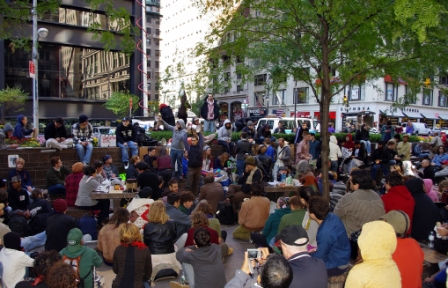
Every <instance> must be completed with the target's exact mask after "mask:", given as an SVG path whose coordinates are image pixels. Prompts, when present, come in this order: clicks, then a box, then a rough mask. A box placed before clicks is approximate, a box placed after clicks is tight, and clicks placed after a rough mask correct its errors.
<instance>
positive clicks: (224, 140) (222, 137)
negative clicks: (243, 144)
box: [218, 119, 235, 155]
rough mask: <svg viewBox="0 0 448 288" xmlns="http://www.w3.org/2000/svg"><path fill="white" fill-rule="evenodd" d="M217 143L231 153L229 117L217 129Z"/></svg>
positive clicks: (232, 144) (230, 124)
mask: <svg viewBox="0 0 448 288" xmlns="http://www.w3.org/2000/svg"><path fill="white" fill-rule="evenodd" d="M218 144H219V145H221V146H223V147H224V150H225V151H226V152H227V153H229V154H230V155H232V151H233V146H234V145H235V143H233V142H232V122H230V120H229V119H226V120H225V121H224V125H222V127H221V128H219V130H218Z"/></svg>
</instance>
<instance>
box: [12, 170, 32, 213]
mask: <svg viewBox="0 0 448 288" xmlns="http://www.w3.org/2000/svg"><path fill="white" fill-rule="evenodd" d="M8 205H9V207H11V210H12V211H15V210H20V211H22V212H24V213H25V212H26V211H27V210H28V206H29V205H30V197H29V195H28V192H27V191H26V190H25V189H23V187H22V181H21V179H20V177H19V176H14V177H12V178H11V186H10V187H9V188H8ZM28 213H29V211H28ZM24 216H25V215H24ZM28 216H29V215H28Z"/></svg>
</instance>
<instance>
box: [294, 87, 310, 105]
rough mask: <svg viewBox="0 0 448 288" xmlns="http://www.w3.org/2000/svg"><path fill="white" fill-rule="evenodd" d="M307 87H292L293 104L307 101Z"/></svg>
mask: <svg viewBox="0 0 448 288" xmlns="http://www.w3.org/2000/svg"><path fill="white" fill-rule="evenodd" d="M308 91H309V88H308V87H300V88H294V104H296V103H297V104H300V103H308Z"/></svg>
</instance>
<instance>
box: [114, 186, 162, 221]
mask: <svg viewBox="0 0 448 288" xmlns="http://www.w3.org/2000/svg"><path fill="white" fill-rule="evenodd" d="M152 194H153V191H152V189H151V188H150V187H145V188H143V189H141V190H140V192H138V197H137V196H136V197H134V199H132V201H131V202H130V203H129V204H128V205H127V206H126V209H127V210H128V212H129V213H130V219H129V221H130V222H131V223H133V224H134V225H135V226H137V227H138V228H139V229H143V227H145V225H146V223H148V213H149V210H150V206H151V205H152V204H153V203H154V200H153V199H150V198H151V195H152ZM111 220H112V219H111ZM109 223H110V221H109Z"/></svg>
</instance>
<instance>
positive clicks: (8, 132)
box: [0, 123, 19, 150]
mask: <svg viewBox="0 0 448 288" xmlns="http://www.w3.org/2000/svg"><path fill="white" fill-rule="evenodd" d="M13 132H14V128H12V125H11V124H9V123H6V124H5V126H4V127H3V129H1V130H0V150H4V149H8V148H10V147H11V148H17V146H19V145H17V144H13V145H6V143H5V141H6V139H9V138H11V137H12V133H13Z"/></svg>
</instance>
